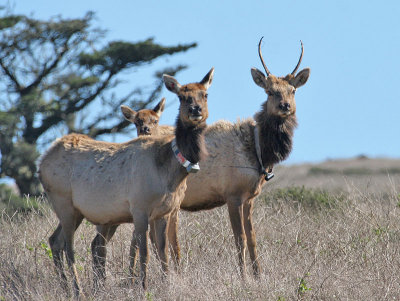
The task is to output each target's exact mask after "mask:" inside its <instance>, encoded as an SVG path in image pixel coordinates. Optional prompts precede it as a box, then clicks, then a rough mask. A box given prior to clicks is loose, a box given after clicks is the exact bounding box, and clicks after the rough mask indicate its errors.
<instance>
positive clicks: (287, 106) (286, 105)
mask: <svg viewBox="0 0 400 301" xmlns="http://www.w3.org/2000/svg"><path fill="white" fill-rule="evenodd" d="M279 109H281V111H283V112H284V113H289V112H290V103H288V102H284V103H280V104H279Z"/></svg>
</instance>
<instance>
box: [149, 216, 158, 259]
mask: <svg viewBox="0 0 400 301" xmlns="http://www.w3.org/2000/svg"><path fill="white" fill-rule="evenodd" d="M149 237H150V241H151V246H152V247H153V251H154V253H155V254H156V255H157V257H158V254H157V237H156V226H155V221H154V220H153V221H151V222H150V233H149Z"/></svg>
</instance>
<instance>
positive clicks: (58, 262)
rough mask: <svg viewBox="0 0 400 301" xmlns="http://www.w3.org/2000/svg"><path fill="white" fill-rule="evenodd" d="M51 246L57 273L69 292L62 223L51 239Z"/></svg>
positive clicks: (64, 287)
mask: <svg viewBox="0 0 400 301" xmlns="http://www.w3.org/2000/svg"><path fill="white" fill-rule="evenodd" d="M49 245H50V248H51V253H52V255H53V261H54V265H55V266H56V273H57V275H58V277H59V278H60V281H61V285H62V287H63V289H64V290H65V291H66V292H68V283H67V277H66V276H65V273H64V253H63V251H64V245H65V241H64V235H63V233H62V226H61V223H59V224H58V227H57V229H56V230H55V231H54V233H53V234H52V235H51V236H50V238H49Z"/></svg>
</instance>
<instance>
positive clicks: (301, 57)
mask: <svg viewBox="0 0 400 301" xmlns="http://www.w3.org/2000/svg"><path fill="white" fill-rule="evenodd" d="M300 43H301V54H300V58H299V62H298V63H297V65H296V68H294V70H293V71H292V75H295V74H296V72H297V69H299V67H300V64H301V60H302V59H303V52H304V48H303V42H302V41H301V40H300Z"/></svg>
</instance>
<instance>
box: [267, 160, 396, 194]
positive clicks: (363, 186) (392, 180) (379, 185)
mask: <svg viewBox="0 0 400 301" xmlns="http://www.w3.org/2000/svg"><path fill="white" fill-rule="evenodd" d="M274 173H275V178H273V179H272V180H271V181H270V182H269V183H267V185H265V186H264V187H265V188H264V189H274V188H283V187H288V186H303V185H304V186H306V187H310V188H321V189H325V190H329V191H354V189H357V190H362V191H363V192H367V193H393V192H397V193H400V159H388V158H376V159H371V158H367V157H365V156H359V157H356V158H353V159H341V160H328V161H324V162H322V163H316V164H298V165H284V164H282V165H279V166H276V167H275V168H274Z"/></svg>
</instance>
